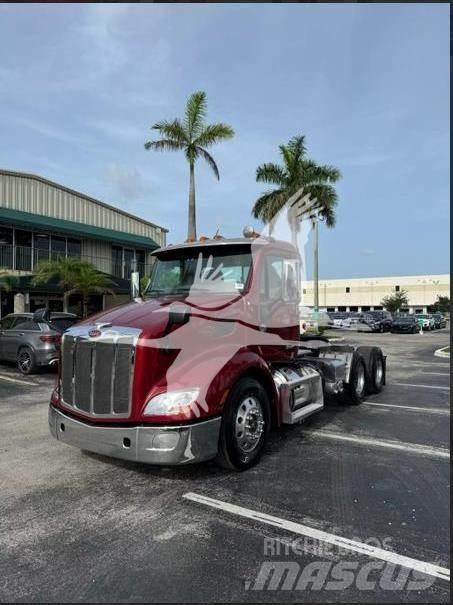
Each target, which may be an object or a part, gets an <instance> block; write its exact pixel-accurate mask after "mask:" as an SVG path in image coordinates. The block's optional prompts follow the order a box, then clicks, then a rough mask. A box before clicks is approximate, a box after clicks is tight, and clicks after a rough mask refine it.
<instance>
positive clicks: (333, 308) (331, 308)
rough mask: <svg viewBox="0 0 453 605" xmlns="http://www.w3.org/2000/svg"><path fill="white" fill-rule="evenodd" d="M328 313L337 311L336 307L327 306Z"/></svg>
mask: <svg viewBox="0 0 453 605" xmlns="http://www.w3.org/2000/svg"><path fill="white" fill-rule="evenodd" d="M327 313H335V307H327Z"/></svg>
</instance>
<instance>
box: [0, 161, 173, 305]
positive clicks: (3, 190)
mask: <svg viewBox="0 0 453 605" xmlns="http://www.w3.org/2000/svg"><path fill="white" fill-rule="evenodd" d="M167 231H168V230H167V229H165V228H163V227H161V226H159V225H156V224H155V223H152V222H150V221H147V220H144V219H141V218H139V217H137V216H134V215H133V214H130V213H128V212H125V211H124V210H121V209H120V208H116V207H115V206H111V205H109V204H106V203H105V202H102V201H100V200H97V199H95V198H92V197H90V196H88V195H85V194H83V193H80V192H78V191H75V190H73V189H70V188H68V187H65V186H63V185H60V184H58V183H55V182H53V181H49V180H47V179H45V178H43V177H41V176H37V175H34V174H28V173H23V172H15V171H11V170H0V271H2V273H5V272H6V273H8V274H13V275H15V276H16V279H15V280H14V286H13V288H12V289H11V291H10V292H1V294H0V295H1V300H0V313H1V315H0V316H4V315H5V314H7V313H9V312H11V311H13V310H14V309H15V302H14V301H15V299H16V307H17V305H18V304H20V305H22V302H17V301H25V309H22V308H21V309H16V310H26V311H28V310H29V311H34V310H35V309H36V308H39V307H42V306H48V307H49V308H51V309H52V310H63V308H62V305H63V296H62V292H61V291H60V289H59V287H58V284H55V283H53V284H52V283H48V284H46V285H45V286H39V288H37V287H33V285H32V281H31V276H32V274H33V270H34V269H36V266H37V265H38V263H39V262H40V261H42V260H52V259H56V258H61V257H66V256H76V257H79V258H81V259H82V260H85V261H88V262H90V263H92V264H93V265H94V266H95V267H96V268H97V269H98V270H99V271H101V272H103V273H105V274H107V275H108V277H109V283H111V284H113V287H112V290H113V291H114V292H115V296H110V295H109V296H104V297H101V296H97V297H92V298H93V300H92V301H91V306H90V310H91V311H93V312H94V311H97V310H99V309H102V308H105V307H108V306H112V305H115V304H119V303H120V302H123V301H124V300H125V299H127V297H128V289H129V279H130V274H131V272H132V271H133V270H137V271H138V272H139V273H140V276H141V277H142V276H146V275H147V274H149V271H150V266H151V258H150V253H151V252H152V251H153V250H155V249H156V248H159V247H161V246H165V244H166V234H167ZM18 294H23V295H24V296H22V297H20V296H19V297H17V296H16V295H18ZM76 298H77V297H75V298H74V300H73V301H72V306H73V307H74V308H73V309H69V310H77V309H76V307H77V305H78V301H77V300H76Z"/></svg>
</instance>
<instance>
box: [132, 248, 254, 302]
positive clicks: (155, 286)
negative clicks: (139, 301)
mask: <svg viewBox="0 0 453 605" xmlns="http://www.w3.org/2000/svg"><path fill="white" fill-rule="evenodd" d="M176 252H177V251H175V254H174V255H173V254H171V255H170V254H168V253H167V254H165V256H161V257H160V258H159V257H158V258H157V259H156V262H155V263H154V267H153V271H152V274H151V279H150V282H149V284H148V287H147V289H146V291H145V293H144V296H145V297H147V296H159V295H162V294H179V293H182V294H184V293H188V292H189V290H190V291H202V292H206V291H209V292H212V293H215V294H219V293H230V294H231V293H234V294H238V293H240V292H242V290H244V288H245V284H246V282H247V278H248V275H249V271H250V267H251V264H252V255H251V253H250V247H247V248H245V249H244V248H240V249H239V250H238V251H237V252H236V251H235V252H230V253H227V254H226V253H225V251H224V249H213V248H211V249H206V250H202V251H201V250H200V249H194V250H191V249H187V248H186V249H184V250H179V251H178V252H179V255H178V254H176Z"/></svg>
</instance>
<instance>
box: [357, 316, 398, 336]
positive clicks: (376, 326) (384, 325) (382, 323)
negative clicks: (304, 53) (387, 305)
mask: <svg viewBox="0 0 453 605" xmlns="http://www.w3.org/2000/svg"><path fill="white" fill-rule="evenodd" d="M362 318H363V320H364V323H365V324H367V325H369V326H370V328H371V331H372V332H390V330H391V329H392V324H393V317H392V314H391V313H389V311H367V312H366V313H365V314H364V315H363V317H362Z"/></svg>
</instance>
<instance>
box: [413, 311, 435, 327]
mask: <svg viewBox="0 0 453 605" xmlns="http://www.w3.org/2000/svg"><path fill="white" fill-rule="evenodd" d="M415 317H416V318H417V320H418V325H419V326H420V327H421V328H422V330H426V331H429V330H434V329H435V327H436V326H435V323H434V317H433V316H432V315H427V314H423V313H417V314H416V316H415Z"/></svg>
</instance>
